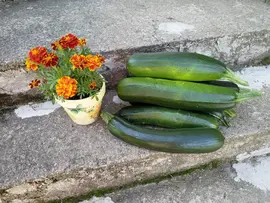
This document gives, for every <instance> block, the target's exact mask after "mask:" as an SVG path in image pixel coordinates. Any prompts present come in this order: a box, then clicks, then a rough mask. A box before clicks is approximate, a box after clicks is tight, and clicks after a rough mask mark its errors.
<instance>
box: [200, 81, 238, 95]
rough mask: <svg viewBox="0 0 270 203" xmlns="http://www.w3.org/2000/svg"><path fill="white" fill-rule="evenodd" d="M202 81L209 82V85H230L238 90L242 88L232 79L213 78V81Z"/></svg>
mask: <svg viewBox="0 0 270 203" xmlns="http://www.w3.org/2000/svg"><path fill="white" fill-rule="evenodd" d="M200 83H203V84H207V85H215V86H220V87H229V88H231V89H233V90H235V91H237V92H239V91H240V88H239V87H238V85H237V84H235V83H233V82H230V81H220V80H211V81H204V82H200Z"/></svg>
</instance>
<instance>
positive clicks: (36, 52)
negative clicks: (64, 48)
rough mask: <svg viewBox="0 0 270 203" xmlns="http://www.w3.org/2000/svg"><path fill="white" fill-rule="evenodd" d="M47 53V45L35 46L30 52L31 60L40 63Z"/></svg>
mask: <svg viewBox="0 0 270 203" xmlns="http://www.w3.org/2000/svg"><path fill="white" fill-rule="evenodd" d="M46 54H47V49H46V48H45V47H35V48H33V49H31V50H30V51H29V53H28V55H29V58H30V60H31V61H33V62H36V63H40V62H41V60H42V59H43V57H44V56H45V55H46Z"/></svg>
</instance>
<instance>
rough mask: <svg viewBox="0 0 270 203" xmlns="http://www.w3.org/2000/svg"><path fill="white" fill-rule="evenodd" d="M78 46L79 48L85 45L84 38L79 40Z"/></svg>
mask: <svg viewBox="0 0 270 203" xmlns="http://www.w3.org/2000/svg"><path fill="white" fill-rule="evenodd" d="M79 44H80V45H81V46H84V45H86V39H85V38H81V39H79Z"/></svg>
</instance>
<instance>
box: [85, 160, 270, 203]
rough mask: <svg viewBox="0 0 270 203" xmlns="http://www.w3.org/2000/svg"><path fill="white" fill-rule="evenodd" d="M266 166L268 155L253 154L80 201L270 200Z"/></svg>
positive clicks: (188, 202)
mask: <svg viewBox="0 0 270 203" xmlns="http://www.w3.org/2000/svg"><path fill="white" fill-rule="evenodd" d="M269 167H270V157H269V156H260V157H253V158H250V159H247V160H244V161H240V162H238V163H233V164H230V163H227V164H222V165H220V166H219V167H217V168H214V169H213V168H212V169H203V170H197V171H195V173H191V174H187V175H184V176H178V177H172V178H171V179H168V180H164V181H161V182H156V183H151V184H147V185H141V186H137V187H134V188H130V189H125V190H122V191H117V192H115V193H112V194H108V195H106V197H103V198H92V199H91V200H88V201H84V202H82V203H94V202H98V203H118V202H121V203H138V202H145V203H211V202H213V203H216V202H218V203H235V202H237V203H247V202H250V203H255V202H260V203H269V200H270V171H269V170H268V168H269Z"/></svg>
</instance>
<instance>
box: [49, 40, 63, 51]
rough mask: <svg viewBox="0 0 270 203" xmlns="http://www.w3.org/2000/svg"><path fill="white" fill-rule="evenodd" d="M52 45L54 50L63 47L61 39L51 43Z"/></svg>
mask: <svg viewBox="0 0 270 203" xmlns="http://www.w3.org/2000/svg"><path fill="white" fill-rule="evenodd" d="M51 47H52V49H53V50H57V49H61V48H62V47H61V45H60V44H59V40H57V41H55V42H54V43H52V44H51Z"/></svg>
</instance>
